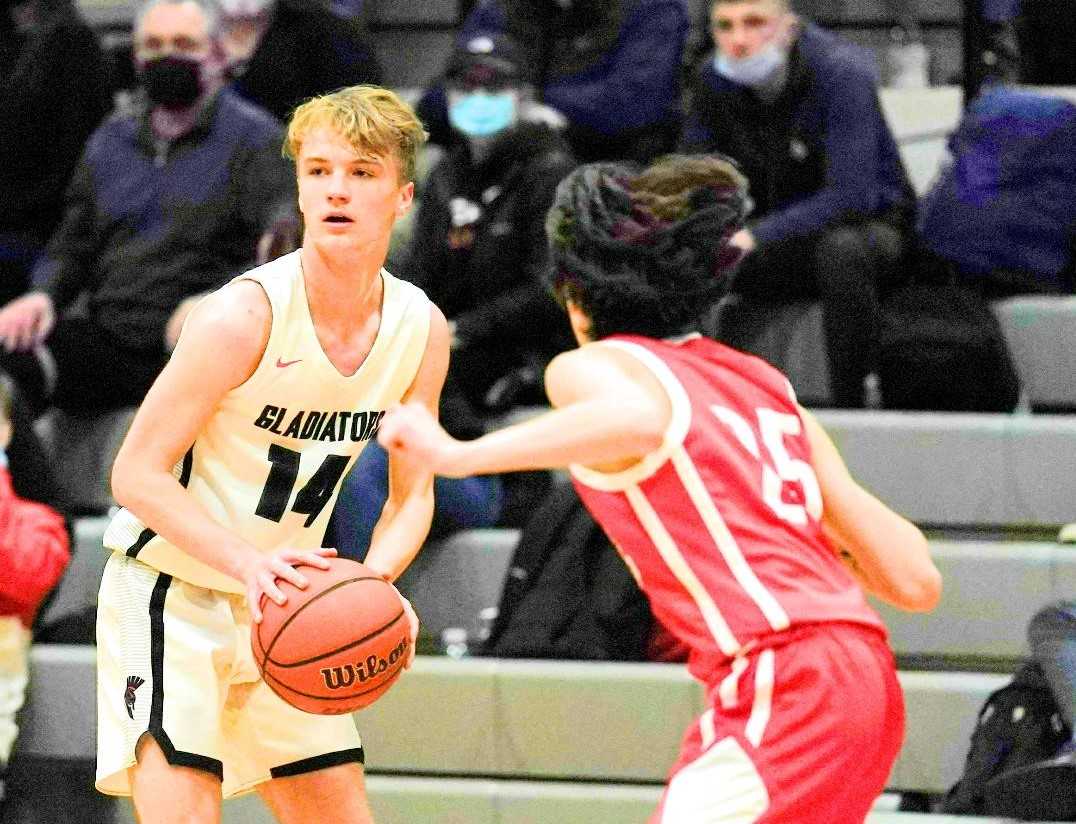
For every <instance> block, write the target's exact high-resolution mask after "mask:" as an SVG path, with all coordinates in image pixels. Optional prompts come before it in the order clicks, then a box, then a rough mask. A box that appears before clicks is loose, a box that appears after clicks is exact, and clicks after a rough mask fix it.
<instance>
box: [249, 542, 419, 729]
mask: <svg viewBox="0 0 1076 824" xmlns="http://www.w3.org/2000/svg"><path fill="white" fill-rule="evenodd" d="M329 564H330V567H329V569H328V570H322V569H318V568H317V567H312V566H302V567H299V571H300V572H302V574H303V575H304V576H305V577H306V579H307V580H308V581H309V582H310V583H309V585H308V586H307V588H306V589H298V588H296V587H294V586H292V585H291V584H289V583H288V582H287V581H281V580H278V585H279V586H280V588H281V589H282V590H283V591H284V594H285V595H287V596H288V600H287V601H286V602H285V604H284V605H283V606H279V605H277V603H276V602H275V601H272V600H270V599H269V598H268V596H262V603H261V607H262V622H261V623H260V624H252V625H251V647H252V648H253V651H254V660H255V661H256V662H257V664H258V669H259V670H260V671H261V674H262V678H264V679H265V683H267V684H268V685H269V686H270V688H272V690H273V692H275V693H276V694H277V695H279V696H280V697H281V698H283V699H284V700H285V701H287V702H288V703H289V704H291V705H292V706H293V707H298V708H299V709H301V710H305V711H306V712H312V713H316V714H318V715H338V714H340V713H345V712H352V711H353V710H357V709H361V708H362V707H366V706H369V705H370V704H372V703H373V702H374V701H376V700H377V699H378V698H380V697H381V696H382V695H384V694H385V693H386V692H387V691H388V689H389V687H391V686H392V685H393V684H394V683H395V682H396V679H397V678H399V676H400V673H401V672H402V671H403V666H404V663H405V662H406V661H407V655H408V652H409V651H410V650H409V647H410V645H411V634H410V627H409V626H408V621H407V615H406V614H405V613H404V609H403V604H402V603H401V601H400V598H399V596H398V595H397V594H396V590H395V588H394V587H393V586H392V584H390V583H388V582H387V581H385V580H384V579H383V578H381V577H380V576H378V575H375V574H374V573H373V572H372V571H371V570H370V569H369V568H368V567H365V566H363V565H362V564H360V563H358V562H356V561H349V560H346V559H344V558H330V559H329Z"/></svg>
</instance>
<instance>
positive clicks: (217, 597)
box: [97, 552, 363, 798]
mask: <svg viewBox="0 0 1076 824" xmlns="http://www.w3.org/2000/svg"><path fill="white" fill-rule="evenodd" d="M146 734H149V735H151V736H153V738H154V740H156V742H157V744H158V745H160V747H161V749H162V750H163V751H164V754H165V756H166V757H167V758H168V762H169V763H170V764H173V765H176V766H183V767H193V768H195V769H199V770H204V771H206V772H208V773H211V774H212V775H215V776H216V777H217V778H219V779H220V780H221V781H222V794H223V797H224V798H230V797H231V796H234V795H240V794H242V793H244V792H248V791H249V790H251V789H253V788H254V787H255V786H256V785H258V784H260V783H262V782H263V781H268V780H270V779H271V778H280V777H284V776H292V775H300V774H302V773H308V772H313V771H314V770H319V769H324V768H326V767H331V766H334V765H337V764H344V763H348V762H358V763H360V764H361V763H362V762H363V751H362V742H361V740H360V738H359V734H358V731H357V730H356V729H355V724H354V722H353V720H352V718H351V716H349V715H313V714H310V713H307V712H303V711H302V710H298V709H295V708H294V707H292V706H290V705H289V704H287V703H285V702H284V701H283V700H282V699H281V698H279V697H278V696H277V695H276V694H275V693H274V692H273V691H272V690H271V689H269V687H268V686H267V685H266V684H265V682H264V681H262V679H261V677H260V675H259V674H258V670H257V668H256V666H255V664H254V657H253V655H252V653H251V650H250V615H249V612H248V610H247V606H246V601H245V598H244V597H243V596H242V595H233V594H230V593H225V592H218V591H216V590H211V589H203V588H201V587H196V586H192V585H191V584H187V583H185V582H183V581H181V580H178V579H174V578H172V577H171V576H170V575H165V574H163V573H161V572H158V571H157V570H156V569H153V568H152V567H149V566H147V565H145V564H143V563H141V562H140V561H138V560H137V559H135V558H129V557H127V556H126V555H124V554H122V553H119V552H117V553H114V554H113V555H112V557H111V558H109V560H108V563H107V564H106V566H105V572H104V577H103V578H102V581H101V592H100V596H99V598H98V607H97V789H98V790H100V791H101V792H103V793H108V794H109V795H130V794H131V786H130V782H129V780H128V773H127V771H128V769H129V768H130V767H132V766H133V765H134V764H135V747H136V746H137V744H138V741H139V739H140V738H141V737H142V736H143V735H146Z"/></svg>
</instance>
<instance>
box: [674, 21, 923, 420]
mask: <svg viewBox="0 0 1076 824" xmlns="http://www.w3.org/2000/svg"><path fill="white" fill-rule="evenodd" d="M710 19H711V25H712V28H713V35H714V40H715V42H716V44H717V49H716V51H715V52H714V54H713V55H712V57H710V58H707V59H706V60H705V61H704V62H703V63H702V65H701V66H700V68H699V71H698V73H697V76H696V78H695V82H694V87H693V89H692V94H691V96H690V99H691V105H690V108H689V110H688V114H687V122H686V124H685V133H684V138H683V147H682V148H683V149H684V150H685V151H688V152H712V151H717V152H722V153H724V154H726V155H729V156H731V157H732V158H734V159H735V160H736V161H737V162H738V163H739V164H740V166H741V168H742V170H743V172H744V173H745V175H746V176H747V179H748V181H749V183H750V187H751V197H752V198H753V199H754V202H755V209H754V213H753V215H752V219H751V220H750V221H749V223H748V225H747V228H745V229H744V230H742V231H740V232H738V233H737V234H736V236H734V237H733V238H732V242H733V244H734V245H736V246H739V247H740V248H741V250H742V251H743V252H744V254H745V257H744V260H743V262H742V263H741V265H740V268H739V270H738V272H737V275H736V277H735V280H734V282H733V285H732V290H733V292H734V293H735V294H738V295H739V296H740V297H741V299H742V302H743V305H752V304H753V305H754V306H757V307H761V308H762V310H763V312H762V313H763V314H765V313H766V311H768V309H769V307H772V306H779V305H782V304H786V303H789V302H794V301H800V300H814V299H821V300H822V302H823V304H824V319H825V320H824V324H825V332H826V339H827V346H828V351H829V362H830V384H831V396H832V402H833V403H834V404H835V405H836V406H840V407H856V406H862V405H863V402H864V379H865V378H866V376H867V375H868V374H869V373H870V372H871V371H872V370H873V367H874V363H873V361H874V358H875V351H876V349H877V339H878V324H879V308H878V293H879V291H880V289H881V288H882V287H883V286H885V285H886V284H887V283H888V282H889V281H890V280H892V279H894V278H895V276H896V275H895V271H894V270H895V267H896V264H897V262H898V261H899V260H900V258H901V256H902V254H903V247H904V238H905V232H906V230H907V228H908V227H910V226H911V222H912V216H913V212H914V202H915V196H914V192H913V191H912V188H911V185H910V184H909V182H908V178H907V174H906V172H905V170H904V167H903V165H902V163H901V159H900V156H899V154H898V151H897V145H896V141H895V140H894V138H893V135H892V134H891V132H890V130H889V127H888V125H887V124H886V122H885V118H884V116H883V114H882V110H881V106H880V104H879V101H878V94H877V74H876V69H875V66H874V65H873V60H872V58H871V57H870V55H869V53H867V52H866V51H865V50H863V49H860V48H858V47H856V46H854V45H852V44H851V43H848V42H846V41H844V40H842V39H840V38H838V37H837V36H836V35H834V34H831V33H829V32H827V31H824V30H822V29H820V28H818V27H817V26H814V25H811V24H804V23H802V22H801V21H800V20H799V19H798V18H797V17H796V16H795V15H793V14H792V12H791V11H790V9H789V6H788V3H787V0H715V2H714V3H713V6H712V10H711V18H710ZM715 242H716V241H715ZM729 343H731V344H732V345H734V346H746V344H745V343H744V342H743V341H740V340H729Z"/></svg>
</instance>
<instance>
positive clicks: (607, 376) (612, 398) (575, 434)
mask: <svg viewBox="0 0 1076 824" xmlns="http://www.w3.org/2000/svg"><path fill="white" fill-rule="evenodd" d="M545 388H546V393H547V394H548V395H549V399H550V401H551V402H552V404H553V406H554V407H556V408H555V409H553V410H552V411H550V412H546V413H543V414H540V415H538V416H536V417H534V418H531V419H530V420H527V421H524V422H522V423H519V424H516V425H514V426H510V427H506V428H505V429H501V430H498V431H496V432H490V433H489V434H486V435H483V436H482V437H481V438H478V439H476V440H473V441H458V440H455V439H453V438H451V437H449V435H448V434H447V433H446V432H445V431H444V430H443V429H441V427H439V426H438V425H437V424H436V421H434V420H433V419H432V417H431V416H430V415H429V414H428V413H427V412H425V411H424V410H422V409H421V408H418V407H415V406H414V405H405V406H403V407H399V408H397V409H395V410H392V411H391V412H390V413H389V414H388V415H386V416H385V420H384V421H383V422H382V425H381V431H380V435H379V439H380V441H381V443H382V444H383V445H384V446H385V447H386V448H387V449H388V450H389V451H390V452H392V453H397V454H400V455H410V456H412V457H414V458H415V459H416V460H419V461H423V462H425V463H426V465H427V466H429V467H430V468H431V469H432V470H433V471H434V472H435V473H437V474H439V475H447V476H450V477H457V478H458V477H464V476H467V475H479V474H488V473H497V472H510V471H514V470H526V469H556V468H563V467H566V466H568V465H570V464H583V465H584V466H591V467H596V468H599V469H603V470H609V471H613V470H618V469H623V468H626V467H627V466H629V465H631V464H632V463H635V462H637V461H638V460H640V459H641V458H642V457H644V456H645V455H647V454H648V453H650V452H652V451H654V450H655V449H657V448H658V447H659V446H660V445H661V443H662V439H663V438H664V435H665V431H666V430H667V429H668V426H669V421H670V419H671V416H672V406H671V403H670V402H669V399H668V396H667V395H666V394H665V390H664V389H663V388H662V387H661V385H660V384H659V383H658V381H657V379H656V378H655V377H654V376H653V375H652V374H650V373H649V372H648V371H647V370H646V368H645V367H644V366H642V364H640V363H639V362H638V361H637V360H636V359H635V358H633V357H632V356H630V355H628V354H626V353H624V352H621V351H620V350H618V349H615V348H613V347H610V346H602V345H600V344H593V345H588V346H585V347H583V348H581V349H575V350H572V351H570V352H565V353H563V354H561V355H558V356H557V357H556V358H554V359H553V361H552V362H551V363H550V364H549V367H548V368H547V369H546V374H545Z"/></svg>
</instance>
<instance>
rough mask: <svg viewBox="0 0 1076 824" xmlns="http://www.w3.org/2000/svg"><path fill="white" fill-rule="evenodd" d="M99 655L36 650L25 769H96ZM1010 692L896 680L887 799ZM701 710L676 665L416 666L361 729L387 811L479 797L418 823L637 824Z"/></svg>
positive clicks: (943, 676)
mask: <svg viewBox="0 0 1076 824" xmlns="http://www.w3.org/2000/svg"><path fill="white" fill-rule="evenodd" d="M93 655H94V650H93V649H92V647H82V646H76V647H69V646H62V645H38V646H37V647H35V649H34V655H33V665H34V670H33V683H34V689H33V691H32V694H31V701H30V703H29V707H28V710H27V712H26V716H25V723H24V727H23V735H22V738H21V743H20V748H21V751H22V752H23V753H24V754H25V755H27V756H31V757H32V756H43V755H48V756H50V757H58V758H72V759H76V758H81V759H90V758H92V757H93V751H94V750H93V748H94V719H95V714H94V674H93V673H94V665H93ZM1004 680H1005V677H1004V676H1001V675H990V674H981V673H938V672H903V673H901V682H902V685H903V687H904V690H905V695H906V700H907V705H908V734H907V740H906V743H905V746H904V749H903V751H902V754H901V757H900V760H899V761H898V763H897V765H896V767H895V768H894V771H893V776H892V779H891V781H890V785H891V787H892V789H894V790H914V791H918V792H941V791H943V790H944V789H946V788H947V787H948V786H949V785H950V784H951V783H952V782H953V781H954V780H955V778H956V777H957V775H958V774H959V769H960V765H961V764H962V762H963V756H964V752H965V749H966V742H967V740H968V736H969V735H970V732H971V729H972V727H973V725H974V722H975V716H976V713H977V710H978V708H979V706H980V705H981V704H982V701H983V700H984V699H985V697H986V695H987V694H988V693H989V692H990V691H992V690H994V689H996V688H997V687H998V686H1000V684H1001V683H1003V682H1004ZM701 708H702V695H701V690H700V689H699V687H698V685H697V684H696V683H695V682H694V681H692V680H691V679H690V677H689V676H688V675H687V673H686V671H685V670H684V669H683V668H682V667H680V666H675V665H668V664H665V665H662V664H625V663H621V664H613V663H583V662H556V661H503V660H497V659H481V658H477V659H476V658H471V659H463V660H453V659H449V658H442V657H434V656H420V657H419V658H418V659H417V660H416V662H415V665H414V667H413V668H412V670H411V671H410V672H408V673H407V674H406V675H405V676H404V678H402V679H401V680H400V682H399V684H398V685H397V686H396V687H394V688H393V690H392V691H391V692H390V693H389V694H388V695H386V696H385V698H383V699H382V700H381V701H379V702H378V703H377V704H375V705H374V706H372V707H370V708H368V709H366V710H363V711H362V712H360V713H358V714H356V722H357V723H358V724H359V727H360V729H361V730H362V733H363V736H364V742H365V743H364V746H365V748H366V750H367V769H368V770H369V772H370V773H371V774H372V775H374V776H379V777H381V778H383V779H384V780H386V783H387V788H388V789H387V790H386V798H385V799H383V803H387V802H388V801H390V800H391V799H390V796H392V795H393V793H392V792H391V789H392V787H393V782H392V781H389V780H388V779H390V778H393V779H395V778H399V777H410V778H413V779H415V782H412V783H411V784H410V785H408V784H406V783H404V784H397V785H396V786H397V791H398V792H399V794H400V797H399V798H398V802H399V803H400V804H404V805H410V804H411V803H413V801H412V799H413V797H414V796H415V795H423V794H424V793H423V789H424V788H425V789H426V791H427V792H428V790H429V783H431V782H432V784H434V785H437V784H440V783H441V782H442V781H445V780H450V779H459V780H464V781H466V782H469V783H470V786H468V787H462V786H461V787H459V791H460V792H459V794H458V795H457V794H454V793H445V794H444V795H443V796H442V797H440V798H437V796H436V794H433V795H430V796H429V797H428V798H427V802H428V803H429V804H431V805H437V807H436V808H437V809H438V810H439V811H440V814H443V816H444V817H436V818H432V817H431V818H414V819H412V820H423V821H426V820H429V821H468V822H472V821H481V820H491V821H509V820H510V821H516V820H519V821H522V820H532V821H558V822H560V821H580V822H582V821H588V822H592V821H595V820H615V821H618V822H619V821H631V820H638V821H640V822H642V821H644V820H645V817H646V812H647V811H648V810H649V809H650V808H651V807H652V804H653V802H654V801H655V800H656V798H657V792H658V788H659V787H660V784H661V782H662V781H663V777H664V773H665V770H666V769H667V768H668V766H669V764H671V763H672V760H673V759H674V756H675V754H676V753H677V751H678V749H679V741H680V735H681V733H682V731H683V729H684V728H685V727H686V726H687V724H688V723H690V722H691V720H692V719H693V718H694V717H695V716H696V715H697V714H698V713H699V711H700V710H701ZM376 786H377V785H376V783H373V784H372V788H376ZM573 788H574V789H573ZM459 795H464V796H468V797H470V800H471V802H473V803H477V804H480V805H481V804H483V803H489V801H490V799H491V798H497V799H500V800H501V802H503V805H504V806H507V807H511V806H513V805H515V806H517V807H519V808H521V809H523V808H526V807H527V806H528V805H529V806H531V807H532V811H531V812H532V813H533V809H538V810H542V809H549V808H548V805H558V804H564V805H567V807H569V808H571V807H573V806H574V807H575V808H577V812H576V815H575V817H568V818H560V817H546V816H545V814H542V815H540V816H538V817H535V818H530V819H522V818H521V819H512V818H509V819H482V818H478V819H471V818H467V817H464V816H466V815H469V814H470V810H471V809H472V808H471V807H469V806H468V805H463V806H460V807H457V806H456V800H457V798H458V797H459ZM603 799H604V802H603V803H608V804H624V805H627V806H626V807H625V810H629V809H630V810H633V811H634V812H632V814H631V815H627V814H626V815H625V816H624V817H623V818H608V819H605V818H603V819H586V818H584V817H579V816H580V815H581V814H582V813H580V812H579V811H578V810H580V809H582V810H585V809H592V808H591V807H589V806H588V805H590V804H592V803H599V802H601V801H602V800H603ZM247 806H248V807H249V805H247ZM497 806H498V808H501V809H502V811H503V807H502V804H501V803H498V805H497ZM408 809H409V810H412V811H413V808H412V807H410V806H408ZM487 814H488V813H487ZM227 820H229V821H240V820H247V819H240V818H229V819H227ZM249 820H252V821H253V820H259V819H249ZM379 820H381V819H379ZM387 820H394V819H392V818H389V819H387ZM399 820H401V821H402V820H405V819H404V818H400V819H399ZM898 820H899V819H898Z"/></svg>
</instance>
